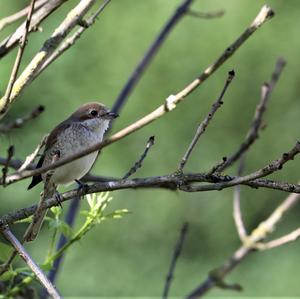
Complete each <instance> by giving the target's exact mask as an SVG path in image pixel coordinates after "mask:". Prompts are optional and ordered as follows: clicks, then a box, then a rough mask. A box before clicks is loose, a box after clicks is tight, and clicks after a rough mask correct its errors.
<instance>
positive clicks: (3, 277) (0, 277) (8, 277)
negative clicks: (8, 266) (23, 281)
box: [0, 270, 18, 281]
mask: <svg viewBox="0 0 300 299" xmlns="http://www.w3.org/2000/svg"><path fill="white" fill-rule="evenodd" d="M17 274H18V273H17V272H16V271H13V270H8V271H6V272H4V273H3V274H2V275H0V280H2V281H7V280H11V279H12V278H14V277H15V276H16V275H17Z"/></svg>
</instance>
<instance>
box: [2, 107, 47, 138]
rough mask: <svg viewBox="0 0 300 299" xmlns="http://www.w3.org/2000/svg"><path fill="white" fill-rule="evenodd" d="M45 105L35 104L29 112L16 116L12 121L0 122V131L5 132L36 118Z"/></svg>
mask: <svg viewBox="0 0 300 299" xmlns="http://www.w3.org/2000/svg"><path fill="white" fill-rule="evenodd" d="M44 110H45V107H44V106H42V105H39V106H37V107H36V108H34V110H32V111H31V112H30V113H28V114H26V115H24V116H23V117H18V118H17V119H15V120H14V121H12V122H9V123H6V124H0V133H7V132H8V131H10V130H11V129H19V128H22V127H23V126H24V125H25V124H26V123H27V122H28V121H30V120H33V119H35V118H37V117H38V116H39V115H40V114H41V113H42V112H43V111H44Z"/></svg>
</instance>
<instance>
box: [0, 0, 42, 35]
mask: <svg viewBox="0 0 300 299" xmlns="http://www.w3.org/2000/svg"><path fill="white" fill-rule="evenodd" d="M47 1H48V0H37V1H36V3H35V5H34V11H37V10H38V9H39V8H40V7H42V6H43V5H44V4H45V3H47ZM29 10H30V5H28V6H27V7H25V8H23V9H22V10H20V11H18V12H16V13H14V14H12V15H10V16H8V17H5V18H3V19H2V20H0V31H1V30H2V29H3V28H5V27H6V26H8V25H10V24H12V23H14V22H16V21H18V20H20V19H22V18H24V17H26V16H27V15H28V13H29Z"/></svg>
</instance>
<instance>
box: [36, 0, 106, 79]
mask: <svg viewBox="0 0 300 299" xmlns="http://www.w3.org/2000/svg"><path fill="white" fill-rule="evenodd" d="M110 1H111V0H105V1H104V2H103V3H102V4H101V5H100V7H99V8H98V9H97V10H96V11H95V12H94V13H93V14H92V15H91V16H90V17H89V18H88V19H87V20H84V21H83V20H82V21H81V23H79V25H80V24H81V25H83V26H81V27H80V28H79V29H78V30H77V31H76V32H75V33H74V34H73V35H72V36H70V37H69V38H67V39H66V40H65V41H64V42H63V43H62V44H61V46H60V47H59V48H58V49H56V50H55V51H54V52H53V54H52V55H51V56H49V58H48V59H47V60H46V61H45V62H44V63H43V65H42V66H41V67H40V68H39V69H38V70H37V72H36V73H35V75H34V78H36V77H37V76H39V75H40V74H41V73H42V72H43V71H44V70H45V69H46V68H47V67H48V66H49V65H50V64H51V63H53V62H54V61H55V60H56V59H57V58H59V57H60V56H61V55H62V54H63V53H64V52H65V51H67V50H68V49H69V48H70V47H71V46H73V45H74V44H75V42H76V40H77V39H79V38H80V36H81V35H82V33H84V31H86V30H87V29H88V28H89V27H90V26H92V25H93V24H94V23H95V21H96V19H97V17H98V16H99V15H100V13H101V12H102V11H103V10H104V8H105V7H106V6H107V5H108V4H109V3H110Z"/></svg>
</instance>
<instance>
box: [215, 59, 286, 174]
mask: <svg viewBox="0 0 300 299" xmlns="http://www.w3.org/2000/svg"><path fill="white" fill-rule="evenodd" d="M285 64H286V61H285V60H284V59H283V58H279V59H278V60H277V62H276V66H275V70H274V72H273V74H272V77H271V80H270V82H269V83H265V84H263V86H262V90H261V99H260V102H259V103H258V105H257V107H256V110H255V114H254V118H253V121H252V124H251V126H250V129H249V131H248V133H247V135H246V138H245V141H244V142H243V143H242V144H241V146H240V148H239V149H238V150H237V151H236V152H235V153H234V154H233V155H232V156H231V157H229V158H228V159H227V161H226V163H224V164H223V165H222V166H221V167H220V168H219V170H218V171H220V172H221V171H223V170H224V169H226V168H227V167H229V166H231V165H232V164H233V163H234V162H235V161H237V160H238V159H239V158H240V157H241V155H242V154H243V153H244V152H246V151H247V150H248V149H249V147H250V146H251V145H252V144H253V143H254V142H255V140H256V139H257V138H258V131H259V130H260V128H261V124H262V117H263V114H264V112H265V110H266V106H267V103H268V100H269V98H270V96H271V94H272V91H273V89H274V87H275V85H276V83H277V81H278V79H279V77H280V75H281V73H282V71H283V68H284V66H285Z"/></svg>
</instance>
